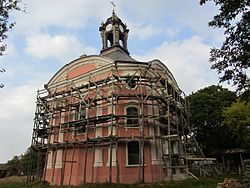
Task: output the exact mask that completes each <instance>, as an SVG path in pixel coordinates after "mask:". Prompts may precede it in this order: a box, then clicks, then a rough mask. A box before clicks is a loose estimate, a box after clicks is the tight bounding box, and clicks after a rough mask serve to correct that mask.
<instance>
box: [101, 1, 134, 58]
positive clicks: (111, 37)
mask: <svg viewBox="0 0 250 188" xmlns="http://www.w3.org/2000/svg"><path fill="white" fill-rule="evenodd" d="M111 4H112V5H113V10H112V16H111V17H109V18H108V19H107V20H106V22H105V23H103V22H102V23H101V26H100V27H99V31H100V33H101V38H102V45H103V46H102V50H101V53H102V52H103V51H106V50H108V49H110V48H113V47H119V48H121V49H122V50H124V51H125V52H126V53H127V54H129V52H128V49H127V40H128V32H129V30H128V29H127V25H126V24H124V23H123V22H122V21H121V19H120V18H118V16H117V15H116V14H115V4H114V2H113V1H112V2H111Z"/></svg>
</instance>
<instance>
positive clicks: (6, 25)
mask: <svg viewBox="0 0 250 188" xmlns="http://www.w3.org/2000/svg"><path fill="white" fill-rule="evenodd" d="M20 2H21V0H0V56H1V55H3V52H4V51H5V50H6V47H7V46H6V44H4V43H3V40H5V39H6V38H7V37H8V36H7V32H8V31H9V30H10V29H12V28H13V27H14V25H15V22H10V21H9V18H10V12H12V11H14V10H16V11H21V8H20V6H19V5H20Z"/></svg>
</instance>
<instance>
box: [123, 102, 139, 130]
mask: <svg viewBox="0 0 250 188" xmlns="http://www.w3.org/2000/svg"><path fill="white" fill-rule="evenodd" d="M130 107H135V108H137V109H138V116H140V113H141V109H140V107H139V105H138V104H134V103H133V104H128V105H126V106H125V108H124V113H125V115H128V114H127V109H128V108H130ZM127 120H128V118H127V117H126V121H125V127H126V128H129V129H138V128H140V119H139V118H138V126H130V125H128V124H127Z"/></svg>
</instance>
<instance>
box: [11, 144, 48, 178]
mask: <svg viewBox="0 0 250 188" xmlns="http://www.w3.org/2000/svg"><path fill="white" fill-rule="evenodd" d="M38 160H40V162H41V163H42V164H44V156H42V153H41V152H38V151H35V150H34V149H32V147H29V148H28V149H27V151H26V152H25V153H24V154H22V155H20V156H16V155H15V156H14V157H13V158H12V159H11V160H8V161H7V170H8V174H7V176H16V175H17V176H18V175H25V176H26V175H28V174H29V173H30V172H34V171H36V170H37V163H38ZM40 168H43V166H41V167H40Z"/></svg>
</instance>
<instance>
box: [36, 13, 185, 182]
mask: <svg viewBox="0 0 250 188" xmlns="http://www.w3.org/2000/svg"><path fill="white" fill-rule="evenodd" d="M99 31H100V34H101V40H100V41H101V42H102V49H101V51H100V54H99V55H82V56H81V57H79V58H77V59H75V60H73V61H71V62H70V63H68V64H65V66H63V67H62V68H61V69H60V70H59V71H58V72H57V73H56V74H55V75H54V76H53V77H52V78H51V79H50V81H49V82H48V83H47V84H46V85H44V89H42V90H39V91H38V95H37V108H36V113H35V120H34V129H33V136H32V147H33V148H35V149H36V150H39V151H40V152H41V153H43V154H44V155H43V156H44V158H43V160H41V165H40V166H41V167H42V168H41V169H42V170H41V171H40V177H41V178H42V180H45V181H47V182H49V183H50V184H52V185H81V184H87V183H105V182H110V183H125V184H131V183H137V182H159V181H168V180H176V179H184V178H187V173H188V166H187V157H188V156H189V154H188V149H187V147H186V144H185V139H187V138H188V136H187V134H188V130H189V129H188V125H187V124H188V121H187V120H188V113H187V108H186V102H185V97H184V94H183V92H182V91H181V89H180V88H179V87H178V84H177V82H176V80H175V78H174V76H173V75H172V73H171V72H170V70H169V69H168V68H167V67H166V65H165V64H164V63H162V62H161V61H160V60H157V59H155V60H150V61H147V62H140V61H137V60H135V59H134V58H132V57H131V56H130V54H129V50H128V46H129V45H128V33H129V29H128V26H127V25H126V24H124V22H122V20H121V19H120V18H119V17H118V16H117V15H116V13H115V12H114V11H113V12H112V15H111V17H109V18H108V19H107V20H106V22H104V23H101V25H100V27H99ZM166 64H167V62H166Z"/></svg>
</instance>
